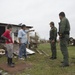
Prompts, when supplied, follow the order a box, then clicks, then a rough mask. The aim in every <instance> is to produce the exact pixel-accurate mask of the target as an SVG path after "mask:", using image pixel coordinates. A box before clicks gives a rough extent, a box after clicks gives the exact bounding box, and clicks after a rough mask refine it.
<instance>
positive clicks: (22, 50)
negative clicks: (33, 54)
mask: <svg viewBox="0 0 75 75" xmlns="http://www.w3.org/2000/svg"><path fill="white" fill-rule="evenodd" d="M23 55H24V57H25V58H26V57H27V54H26V44H25V43H22V44H21V45H20V47H19V58H22V56H23Z"/></svg>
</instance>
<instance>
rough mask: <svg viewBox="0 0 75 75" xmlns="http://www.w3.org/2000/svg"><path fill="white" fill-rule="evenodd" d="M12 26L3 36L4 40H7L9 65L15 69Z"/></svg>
mask: <svg viewBox="0 0 75 75" xmlns="http://www.w3.org/2000/svg"><path fill="white" fill-rule="evenodd" d="M11 31H12V26H11V25H8V26H7V30H6V31H5V32H4V33H3V34H2V38H4V39H5V40H6V48H7V63H8V65H9V66H10V67H14V63H12V58H13V41H12V37H11Z"/></svg>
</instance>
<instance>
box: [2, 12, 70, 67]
mask: <svg viewBox="0 0 75 75" xmlns="http://www.w3.org/2000/svg"><path fill="white" fill-rule="evenodd" d="M59 18H60V23H59V32H57V28H56V27H55V24H54V22H50V27H51V29H50V38H49V40H50V44H51V51H52V56H51V57H50V59H52V60H54V59H57V51H56V41H57V34H59V39H60V49H61V52H62V54H63V61H62V67H67V66H69V55H68V48H67V43H68V40H69V34H70V24H69V21H68V19H67V18H66V16H65V13H64V12H60V13H59ZM11 31H12V26H11V25H8V26H7V30H6V31H5V32H4V33H3V34H2V38H4V39H5V40H6V48H7V64H8V65H9V66H10V67H14V66H15V63H13V60H12V59H13V41H12V37H11ZM31 31H34V30H26V25H24V24H23V25H22V26H21V29H20V30H19V31H18V39H19V56H18V57H19V59H20V60H24V59H26V58H27V54H26V45H27V44H28V43H29V42H28V38H27V33H28V32H31ZM23 55H24V57H25V58H23Z"/></svg>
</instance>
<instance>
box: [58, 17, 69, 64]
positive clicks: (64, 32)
mask: <svg viewBox="0 0 75 75" xmlns="http://www.w3.org/2000/svg"><path fill="white" fill-rule="evenodd" d="M69 33H70V24H69V21H68V19H67V18H65V17H64V18H63V19H62V20H61V21H60V23H59V36H60V49H61V52H62V54H63V64H64V65H68V64H69V59H68V58H69V55H68V48H67V46H68V41H69Z"/></svg>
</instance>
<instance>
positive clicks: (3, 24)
mask: <svg viewBox="0 0 75 75" xmlns="http://www.w3.org/2000/svg"><path fill="white" fill-rule="evenodd" d="M0 25H2V26H7V25H8V23H0ZM10 25H12V26H16V27H21V25H19V24H18V25H17V24H10ZM26 27H27V28H33V26H26Z"/></svg>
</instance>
